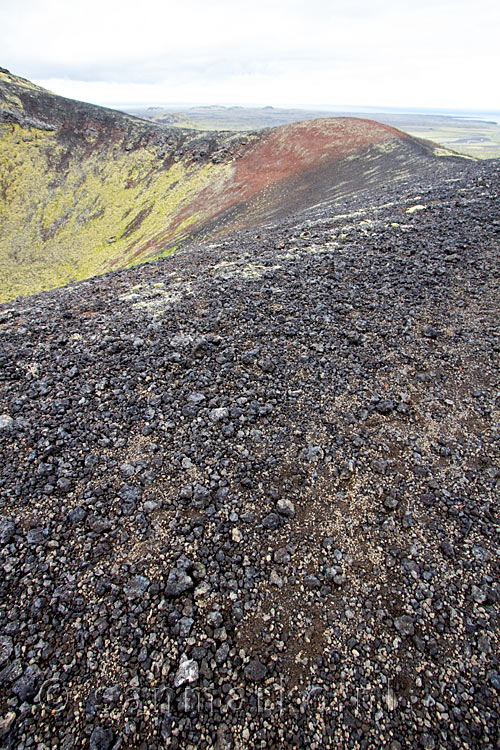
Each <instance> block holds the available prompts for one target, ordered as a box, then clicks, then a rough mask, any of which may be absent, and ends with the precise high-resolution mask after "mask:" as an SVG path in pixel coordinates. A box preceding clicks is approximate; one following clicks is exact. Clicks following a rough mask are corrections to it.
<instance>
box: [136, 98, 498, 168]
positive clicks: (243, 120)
mask: <svg viewBox="0 0 500 750" xmlns="http://www.w3.org/2000/svg"><path fill="white" fill-rule="evenodd" d="M122 109H123V111H125V112H127V113H129V114H133V115H136V116H137V117H142V118H145V119H148V120H153V121H155V122H159V123H163V124H165V125H169V126H174V127H181V128H190V129H193V130H234V131H250V130H257V129H260V128H268V127H277V126H279V125H287V124H289V123H292V122H299V121H301V120H312V119H315V118H317V117H363V118H367V119H370V120H376V121H377V122H381V123H384V124H385V125H391V126H393V127H395V128H399V129H400V130H403V131H404V132H406V133H409V134H410V135H412V136H414V137H416V138H424V139H426V140H430V141H434V142H435V143H438V144H439V145H441V146H444V147H445V148H448V149H452V150H454V151H458V152H460V153H462V154H467V155H468V156H474V157H476V158H478V159H497V158H499V157H500V124H499V122H498V121H494V119H493V118H495V117H496V118H497V120H498V119H500V113H497V114H495V113H492V119H491V121H488V120H484V119H480V117H479V115H478V119H475V118H474V115H471V116H467V117H462V116H453V115H440V114H430V113H424V114H411V113H402V112H372V111H370V112H359V111H356V112H352V111H347V110H346V111H325V110H306V109H278V108H274V107H255V108H254V107H223V106H218V105H214V106H194V107H186V108H184V109H183V108H180V107H173V106H166V105H165V106H150V107H148V106H145V105H142V106H141V105H137V106H133V105H128V106H126V107H123V108H122Z"/></svg>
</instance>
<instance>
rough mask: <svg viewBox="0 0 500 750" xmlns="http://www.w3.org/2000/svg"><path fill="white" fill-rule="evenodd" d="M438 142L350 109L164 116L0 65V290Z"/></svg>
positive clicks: (339, 186)
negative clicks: (200, 123)
mask: <svg viewBox="0 0 500 750" xmlns="http://www.w3.org/2000/svg"><path fill="white" fill-rule="evenodd" d="M437 154H440V156H437ZM443 154H447V155H448V158H449V155H450V154H451V152H448V151H445V150H443V149H437V148H436V146H435V145H434V144H431V143H428V142H424V141H420V140H417V139H415V138H412V137H410V136H408V135H407V134H404V133H402V132H400V131H398V130H396V129H395V128H392V127H389V126H386V125H383V124H381V123H376V122H373V121H369V120H362V119H353V118H332V119H320V120H315V121H311V122H301V123H294V124H290V125H286V126H282V127H278V128H273V129H265V130H261V131H258V132H250V133H244V134H241V133H231V132H207V133H198V132H196V131H193V130H188V129H179V128H174V127H166V126H164V125H162V124H157V123H154V122H148V121H144V120H141V119H138V118H136V117H133V116H130V115H126V114H123V113H120V112H117V111H114V110H110V109H105V108H101V107H96V106H92V105H90V104H85V103H82V102H76V101H72V100H69V99H65V98H63V97H59V96H56V95H54V94H51V93H50V92H48V91H45V90H43V89H41V88H40V87H38V86H35V85H34V84H32V83H30V82H29V81H26V80H24V79H21V78H19V77H16V76H14V75H12V74H10V73H9V72H8V71H6V70H5V69H1V70H0V228H1V233H0V272H1V273H0V276H1V283H0V300H9V299H12V298H14V297H16V296H18V295H29V294H33V293H34V292H37V291H41V290H44V289H49V288H51V287H54V286H61V285H64V284H67V283H69V282H73V281H78V280H81V279H85V278H89V277H91V276H95V275H98V274H101V273H105V272H107V271H109V270H116V269H120V268H127V267H130V266H132V265H135V264H137V263H141V262H143V261H146V260H150V259H152V258H155V257H160V256H162V255H168V254H170V253H171V252H172V251H174V250H175V249H177V248H179V247H183V246H186V245H188V244H189V243H193V242H198V241H200V240H201V239H203V240H211V239H214V238H217V237H219V236H221V235H224V234H227V233H229V232H234V231H236V230H239V229H242V228H247V227H256V226H259V225H261V224H263V223H266V222H270V221H276V220H281V219H282V218H283V217H285V216H288V215H291V214H292V213H293V212H296V211H299V210H304V209H307V208H309V207H311V206H313V205H315V204H319V203H322V202H324V201H335V200H340V199H342V198H344V197H345V196H348V195H351V194H354V193H356V192H358V191H360V190H364V189H367V188H368V187H373V186H376V185H381V184H387V183H388V182H391V181H398V180H404V179H408V178H409V177H411V176H412V175H418V174H422V173H423V172H425V171H426V170H429V169H431V170H439V169H440V168H441V166H442V164H441V163H440V162H441V161H442V155H443Z"/></svg>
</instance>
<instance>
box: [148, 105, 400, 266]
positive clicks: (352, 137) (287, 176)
mask: <svg viewBox="0 0 500 750" xmlns="http://www.w3.org/2000/svg"><path fill="white" fill-rule="evenodd" d="M391 140H398V141H405V140H411V139H410V137H409V136H407V135H406V134H404V133H401V132H400V131H399V130H396V129H395V128H391V127H389V126H387V125H382V124H381V123H377V122H373V121H372V120H363V119H360V118H353V117H338V118H331V119H318V120H312V121H311V120H308V121H305V122H298V123H293V124H291V125H283V126H282V127H279V128H275V129H273V130H268V131H263V133H262V136H261V138H260V139H259V140H258V141H257V143H255V142H254V143H252V144H251V145H250V146H249V147H248V149H247V150H246V152H245V153H244V154H243V156H241V157H240V158H239V159H236V160H235V161H234V162H233V164H232V170H231V172H230V174H229V176H225V178H224V180H223V181H222V183H221V180H220V178H219V177H218V178H217V179H216V180H215V183H214V184H213V185H209V186H207V187H206V188H204V189H203V190H202V191H201V192H200V193H199V194H198V196H197V197H196V198H195V199H194V200H193V201H191V202H190V203H189V205H187V206H185V207H184V209H183V210H182V211H181V212H179V213H178V214H177V215H176V217H175V219H174V220H173V222H172V223H171V224H170V226H169V227H168V230H167V232H166V234H164V235H163V241H165V242H168V236H169V235H172V234H173V232H174V231H175V229H176V228H177V227H178V226H179V225H180V224H181V223H182V222H183V221H185V220H186V219H187V218H189V217H190V216H192V215H194V214H197V215H199V216H200V217H202V220H201V222H200V224H201V223H204V222H205V221H209V220H211V219H214V218H216V217H217V216H219V215H220V214H222V213H224V212H225V211H227V210H228V209H230V208H232V207H234V206H236V205H238V204H240V203H243V202H244V201H248V200H249V199H250V198H252V197H253V196H255V195H257V194H258V193H259V192H260V191H262V190H265V189H267V188H270V187H273V186H277V185H280V184H286V183H287V182H288V181H290V180H292V179H293V178H295V177H297V176H298V175H301V174H303V173H309V174H311V173H313V172H314V169H315V168H319V167H325V166H327V165H329V164H331V166H332V170H333V169H334V165H335V162H338V161H340V160H341V159H344V158H346V157H348V156H351V155H353V154H357V153H360V152H362V151H364V150H365V149H367V148H369V147H370V146H376V145H378V144H381V143H384V142H387V141H391ZM333 180H334V172H333V171H332V181H333ZM143 250H144V248H141V250H140V251H138V252H137V253H136V254H137V255H139V254H141V253H142V252H143Z"/></svg>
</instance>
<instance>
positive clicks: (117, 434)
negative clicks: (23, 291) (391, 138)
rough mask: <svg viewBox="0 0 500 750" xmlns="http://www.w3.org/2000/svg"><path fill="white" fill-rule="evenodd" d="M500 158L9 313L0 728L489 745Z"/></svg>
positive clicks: (25, 734)
mask: <svg viewBox="0 0 500 750" xmlns="http://www.w3.org/2000/svg"><path fill="white" fill-rule="evenodd" d="M499 175H500V165H499V164H498V163H489V164H488V163H485V164H482V165H476V164H473V163H470V164H469V165H465V166H462V165H453V166H450V172H449V175H448V177H447V178H444V179H443V180H442V181H440V182H439V183H438V184H433V181H432V179H431V178H429V179H428V180H427V179H424V178H422V179H421V180H420V182H418V183H416V182H415V181H414V180H413V181H409V182H407V183H403V184H400V185H399V186H397V187H390V186H389V187H387V189H386V190H384V191H382V190H378V191H377V192H373V193H368V192H365V193H362V194H360V195H358V196H357V197H356V196H355V197H353V198H352V199H350V200H349V201H345V202H343V203H342V204H338V203H337V204H330V205H327V204H325V205H323V206H318V207H317V208H316V209H314V210H311V211H309V212H308V213H303V214H300V215H297V216H295V218H292V219H287V220H285V221H283V222H282V223H280V224H279V225H275V226H267V227H264V228H262V229H259V230H255V231H252V232H250V231H247V232H244V233H240V234H238V235H235V236H234V237H232V238H231V239H226V240H224V241H222V242H221V243H220V244H212V245H206V246H198V247H194V248H191V249H187V250H183V251H182V252H180V253H179V254H177V255H176V256H174V257H171V258H168V259H165V260H163V261H158V262H155V263H152V264H147V265H143V266H140V267H137V268H136V269H132V270H129V271H122V272H116V273H113V274H108V275H106V276H102V277H99V278H96V279H94V280H91V281H86V282H81V283H79V284H76V285H74V286H70V287H67V288H64V289H60V290H57V291H54V292H50V293H44V294H40V295H38V296H35V297H31V298H26V299H19V300H17V301H16V302H14V303H10V304H7V305H3V306H1V307H0V337H1V349H0V415H1V416H0V449H1V455H2V469H3V472H2V477H1V479H0V492H1V507H0V514H1V520H0V543H1V547H0V552H1V555H0V565H1V569H2V575H1V579H0V588H1V604H0V633H1V635H0V717H1V719H0V734H1V736H2V739H1V740H0V742H2V743H3V746H5V747H9V748H37V749H39V750H41V749H42V748H59V747H60V748H74V747H75V748H76V747H90V748H92V750H109V749H110V748H119V747H122V748H148V749H149V748H160V747H161V748H163V747H169V748H214V747H215V748H219V749H220V750H222V749H224V748H278V747H279V748H380V747H387V748H391V750H398V748H426V749H431V748H491V750H493V748H496V747H498V744H497V743H498V730H499V725H500V723H499V700H498V698H499V691H500V674H499V666H498V607H499V594H500V587H499V584H498V571H499V557H498V551H499V546H500V545H499V537H498V521H497V507H496V505H497V502H498V489H499V479H500V450H499V449H500V441H499V433H498V418H499V410H500V379H499V371H498V360H499V354H500V337H499V333H500V329H499V316H498V313H499V306H498V301H499V300H498V290H499V283H500V262H499V244H500V242H499V238H500V212H499Z"/></svg>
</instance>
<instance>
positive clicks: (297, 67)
mask: <svg viewBox="0 0 500 750" xmlns="http://www.w3.org/2000/svg"><path fill="white" fill-rule="evenodd" d="M499 39H500V3H499V2H498V0H475V2H471V0H414V1H413V2H407V1H406V0H329V1H328V0H300V1H299V0H265V1H264V0H246V1H245V2H240V0H203V1H201V0H175V2H174V1H172V0H19V2H13V1H12V0H0V66H2V67H5V68H8V69H9V70H10V71H11V72H12V73H15V74H17V75H20V76H23V77H25V78H29V79H30V80H32V81H35V82H36V83H38V84H40V85H42V86H45V87H46V88H49V89H50V90H52V91H54V92H55V93H58V94H62V95H64V96H69V97H71V98H74V99H81V100H83V101H88V102H92V103H95V104H109V105H111V106H113V105H118V104H124V103H128V104H132V103H138V104H141V103H142V104H154V103H170V104H226V105H246V106H266V105H270V106H275V107H290V106H291V107H320V108H329V107H332V108H333V107H339V106H349V105H351V106H368V107H377V106H383V107H403V108H404V107H409V108H415V107H417V108H418V107H420V108H439V109H443V110H444V109H459V110H468V109H471V110H473V109H479V110H484V111H494V110H498V109H500V95H499V87H498V74H499V73H500V44H499Z"/></svg>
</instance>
